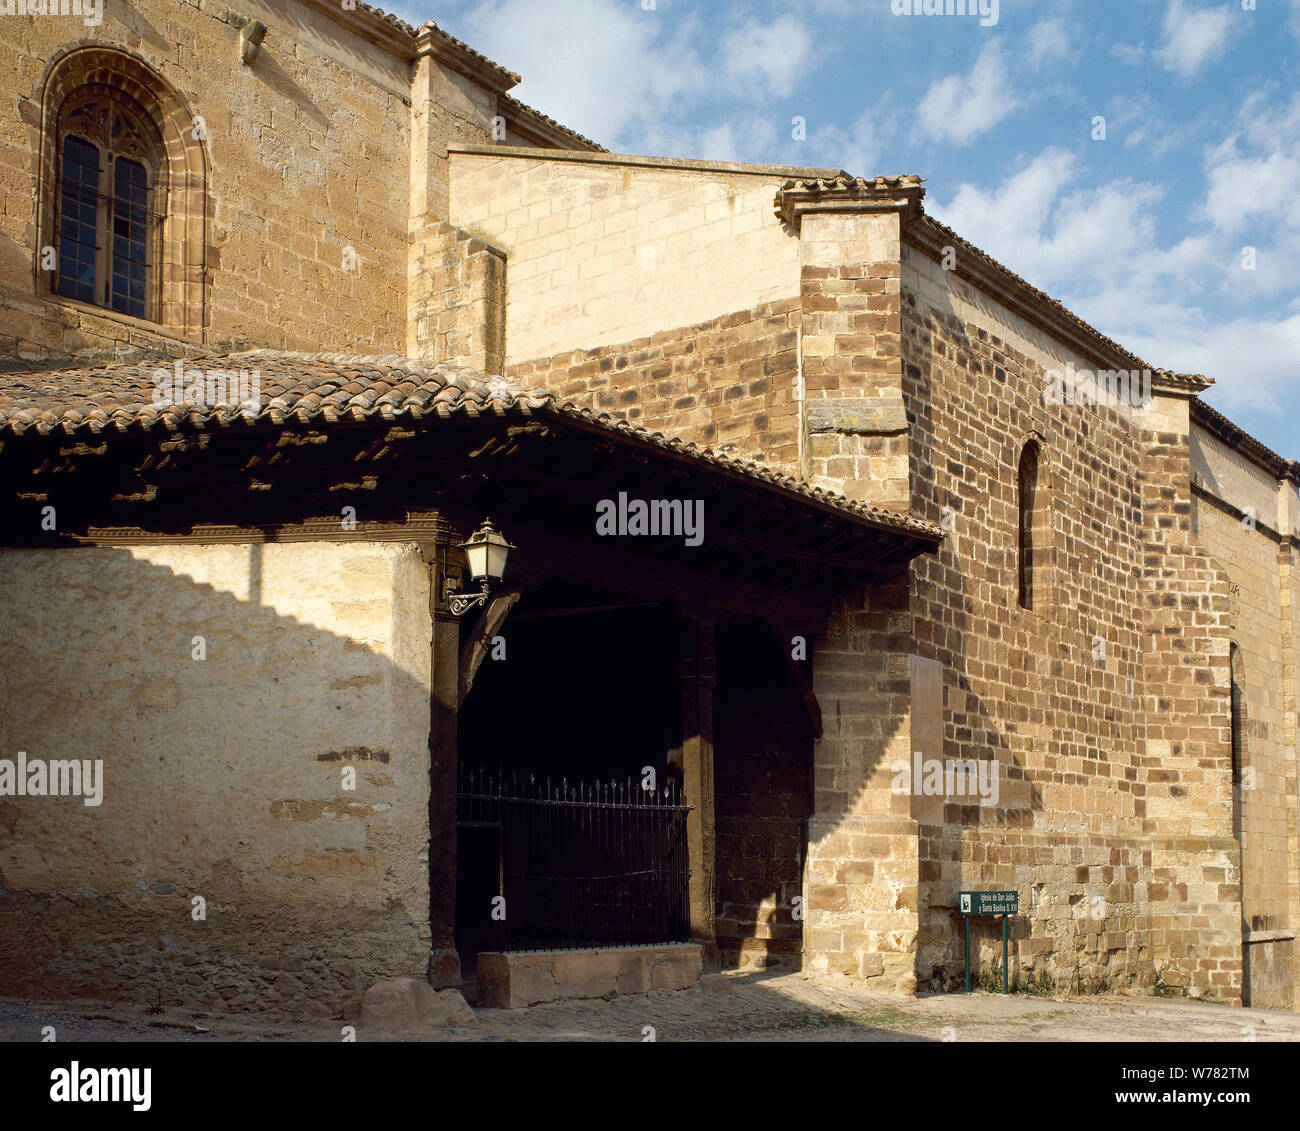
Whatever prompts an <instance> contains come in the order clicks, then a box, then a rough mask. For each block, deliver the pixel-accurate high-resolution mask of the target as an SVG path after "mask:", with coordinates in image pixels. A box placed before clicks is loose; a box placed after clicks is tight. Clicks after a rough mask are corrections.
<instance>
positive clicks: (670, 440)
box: [548, 401, 943, 538]
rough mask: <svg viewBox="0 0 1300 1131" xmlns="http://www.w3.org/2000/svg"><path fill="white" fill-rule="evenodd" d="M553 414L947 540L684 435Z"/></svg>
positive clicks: (577, 408) (607, 418) (606, 418)
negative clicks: (715, 449)
mask: <svg viewBox="0 0 1300 1131" xmlns="http://www.w3.org/2000/svg"><path fill="white" fill-rule="evenodd" d="M548 407H549V409H550V411H552V412H554V413H556V414H557V415H560V416H569V417H576V418H578V419H581V420H584V421H586V422H588V423H591V424H596V425H599V426H601V427H604V428H607V429H609V430H610V431H614V432H620V433H622V434H623V435H625V436H633V437H635V438H636V439H638V440H641V441H643V442H645V443H648V444H652V445H654V446H655V447H657V448H662V449H664V450H666V451H671V452H676V453H679V454H682V455H686V456H690V457H693V458H696V459H702V460H703V461H705V462H706V463H710V464H713V465H715V466H718V467H722V468H726V469H728V470H730V471H734V472H737V473H739V474H741V475H744V476H747V477H748V478H751V479H760V480H762V481H763V482H765V483H769V484H771V485H772V486H775V487H781V488H783V489H785V490H787V491H792V492H794V493H795V494H797V495H801V496H803V497H804V498H807V499H813V500H815V501H818V502H821V503H825V504H827V505H829V506H833V507H835V508H836V509H837V510H842V511H850V512H852V513H854V514H858V515H861V516H862V517H864V518H869V519H872V520H874V521H877V522H884V523H886V524H888V525H890V526H894V527H896V528H898V529H903V530H910V531H912V532H914V533H917V534H926V535H930V536H932V537H940V538H941V537H943V531H942V530H941V529H940V528H939V527H938V526H936V525H935V524H934V523H931V522H927V521H925V520H924V519H920V518H914V517H913V516H912V515H907V514H900V513H898V512H897V511H890V510H885V509H884V508H882V507H875V506H872V505H871V504H870V503H863V502H858V501H856V500H853V499H850V498H848V497H847V496H846V495H841V494H839V493H838V492H836V491H828V490H826V489H825V488H824V487H815V486H813V485H812V484H811V483H808V482H807V481H806V480H803V479H800V478H798V477H797V476H793V475H784V474H782V473H781V472H779V471H774V470H773V469H772V468H770V467H768V466H766V465H765V464H761V463H759V462H758V461H757V460H753V459H745V458H743V457H740V456H730V455H726V454H724V453H722V452H716V451H714V450H713V449H712V448H708V447H704V446H703V445H701V444H697V443H696V442H695V441H694V440H683V439H682V438H681V437H680V436H668V435H666V434H665V433H663V432H656V431H653V430H652V429H649V428H647V427H645V426H644V425H641V424H632V423H631V422H630V421H627V420H624V419H623V418H621V417H616V416H611V415H610V414H609V413H606V412H599V413H598V412H595V411H593V410H592V409H589V408H586V407H585V406H582V405H578V404H575V403H574V402H572V401H566V402H565V403H564V404H553V405H551V406H548Z"/></svg>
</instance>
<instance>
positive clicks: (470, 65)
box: [415, 20, 520, 94]
mask: <svg viewBox="0 0 1300 1131" xmlns="http://www.w3.org/2000/svg"><path fill="white" fill-rule="evenodd" d="M426 56H428V57H430V58H434V59H437V60H438V61H439V62H441V63H445V64H446V65H447V66H449V67H450V68H451V69H452V70H453V71H459V72H460V73H461V74H462V75H465V76H466V77H467V78H471V79H473V80H474V81H475V82H476V83H478V84H479V85H480V86H483V87H485V88H486V89H488V90H491V91H494V92H495V93H497V94H504V93H505V92H506V91H507V90H509V89H510V88H511V87H514V86H518V85H519V81H520V80H519V75H517V74H515V72H514V71H509V70H507V69H506V68H505V67H503V66H501V64H500V63H494V62H492V60H491V59H489V58H488V57H487V56H486V55H482V54H480V53H479V52H477V51H475V50H474V48H472V47H470V46H469V45H468V44H466V43H462V42H461V41H460V40H459V39H455V38H454V37H452V36H450V35H448V34H447V33H446V32H445V31H443V30H442V28H440V27H439V26H438V25H437V24H435V23H434V22H433V21H432V20H428V21H426V22H425V23H423V24H421V25H420V30H419V31H417V32H416V33H415V58H416V59H421V58H424V57H426Z"/></svg>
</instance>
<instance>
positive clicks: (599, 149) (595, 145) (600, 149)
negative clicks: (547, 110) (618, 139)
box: [498, 92, 609, 153]
mask: <svg viewBox="0 0 1300 1131" xmlns="http://www.w3.org/2000/svg"><path fill="white" fill-rule="evenodd" d="M498 97H499V98H500V99H501V100H502V101H504V102H508V103H509V104H510V105H511V106H514V107H516V108H518V109H520V110H523V111H525V112H526V113H528V114H531V115H532V116H534V117H536V118H539V119H541V121H543V122H544V123H546V125H548V126H550V127H551V128H552V129H554V130H556V131H557V132H559V133H562V134H567V135H568V136H569V137H571V138H573V139H575V140H576V141H580V142H582V143H583V145H586V146H590V147H591V148H592V150H593V151H595V152H596V153H608V152H609V150H608V149H606V148H605V147H604V146H603V145H601V144H600V143H599V142H595V141H592V140H591V138H589V137H584V136H583V135H582V134H580V133H578V131H577V130H571V129H569V127H568V126H566V125H563V124H562V123H560V122H557V121H556V120H555V119H554V118H552V117H551V116H550V115H548V114H543V113H542V112H541V111H540V110H537V109H535V108H534V107H532V106H529V105H527V104H526V103H523V102H520V101H519V99H517V98H513V97H511V96H510V95H509V94H506V93H504V92H503V93H501V94H500V95H498Z"/></svg>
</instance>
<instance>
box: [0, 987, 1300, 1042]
mask: <svg viewBox="0 0 1300 1131" xmlns="http://www.w3.org/2000/svg"><path fill="white" fill-rule="evenodd" d="M714 984H715V986H716V988H715V989H712V990H710V991H706V990H704V989H700V988H698V987H697V988H696V989H692V990H685V991H682V992H678V993H671V992H659V993H653V994H646V995H639V996H635V997H622V998H615V999H613V1000H610V1001H604V1000H595V1001H573V1002H556V1003H552V1004H549V1005H535V1006H532V1007H531V1008H529V1009H519V1010H499V1009H476V1010H475V1011H474V1013H475V1016H476V1019H477V1020H476V1022H475V1024H473V1025H465V1026H463V1027H460V1028H455V1029H443V1030H430V1031H425V1032H420V1033H412V1034H404V1035H402V1036H401V1037H394V1036H393V1035H392V1034H374V1033H366V1032H365V1031H364V1030H361V1029H360V1028H359V1027H358V1028H357V1030H356V1032H355V1039H356V1040H360V1041H367V1040H394V1039H401V1040H421V1041H430V1040H432V1041H647V1040H657V1041H1103V1042H1126V1041H1138V1042H1150V1041H1226V1042H1232V1041H1252V1040H1253V1041H1300V1013H1290V1012H1282V1011H1277V1010H1263V1009H1240V1008H1233V1007H1231V1006H1223V1005H1208V1004H1205V1003H1203V1002H1197V1001H1189V1000H1185V999H1179V998H1154V997H1124V996H1118V995H1104V996H1088V997H1076V998H1052V997H1029V996H1021V995H1015V994H1013V995H1011V996H1009V997H1003V996H1001V995H998V994H988V993H975V994H971V995H969V996H967V995H965V994H927V995H923V996H919V997H916V998H914V999H911V1000H906V999H900V998H891V997H883V996H881V995H878V994H870V993H867V992H865V991H863V990H862V989H861V988H859V987H857V986H854V985H852V984H850V983H849V982H848V981H847V980H843V979H838V978H817V979H814V978H809V977H806V976H805V975H803V974H784V975H768V976H763V975H752V974H751V975H743V974H732V975H728V976H727V978H726V980H725V982H724V983H722V984H717V983H716V982H715V983H714ZM48 1026H52V1027H53V1030H54V1039H55V1040H57V1041H62V1042H67V1041H142V1040H143V1041H151V1040H152V1041H273V1040H292V1041H338V1040H343V1039H347V1038H348V1037H349V1036H350V1034H349V1033H348V1032H346V1031H345V1025H344V1022H341V1021H321V1020H318V1019H312V1020H297V1019H294V1018H286V1017H283V1016H280V1017H272V1016H268V1015H264V1014H223V1015H209V1014H205V1013H201V1012H192V1011H185V1010H179V1009H167V1010H165V1011H163V1012H162V1013H151V1012H150V1011H149V1010H147V1009H145V1008H143V1007H141V1006H139V1005H133V1004H129V1003H121V1002H92V1001H62V1002H38V1001H16V1000H13V999H0V1041H40V1040H42V1039H44V1037H45V1036H46V1032H45V1031H46V1028H47V1027H48Z"/></svg>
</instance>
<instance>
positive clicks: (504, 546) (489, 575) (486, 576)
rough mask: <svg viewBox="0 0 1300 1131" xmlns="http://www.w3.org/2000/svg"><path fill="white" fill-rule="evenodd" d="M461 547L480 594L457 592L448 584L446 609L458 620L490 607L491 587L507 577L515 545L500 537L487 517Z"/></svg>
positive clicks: (471, 591)
mask: <svg viewBox="0 0 1300 1131" xmlns="http://www.w3.org/2000/svg"><path fill="white" fill-rule="evenodd" d="M460 548H461V549H462V550H464V551H465V556H466V557H467V558H468V559H469V573H470V577H471V578H472V579H473V580H475V581H477V582H479V588H478V591H477V592H475V591H473V590H470V591H469V592H465V593H455V592H453V591H452V588H451V584H452V583H451V582H450V581H448V582H447V589H446V592H445V594H444V596H445V597H446V600H447V609H448V611H449V612H450V613H451V615H452V616H456V617H459V616H464V615H465V614H466V613H467V612H469V610H470V609H472V608H474V607H475V606H476V605H485V604H487V599H488V595H489V594H490V593H491V592H492V586H493V585H495V584H497V583H498V582H499V581H500V580H501V579H502V577H504V576H505V572H506V558H507V557H509V555H510V551H511V550H513V549H514V546H512V545H511V544H510V543H509V542H507V541H506V540H505V539H504V538H503V537H502V536H501V533H500V531H498V530H497V528H496V527H495V526H493V525H492V520H491V519H486V518H485V519H484V520H483V525H482V526H480V527H479V528H478V529H477V530H476V531H474V533H473V534H471V535H470V536H469V538H467V539H466V540H465V541H464V542H461V543H460Z"/></svg>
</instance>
